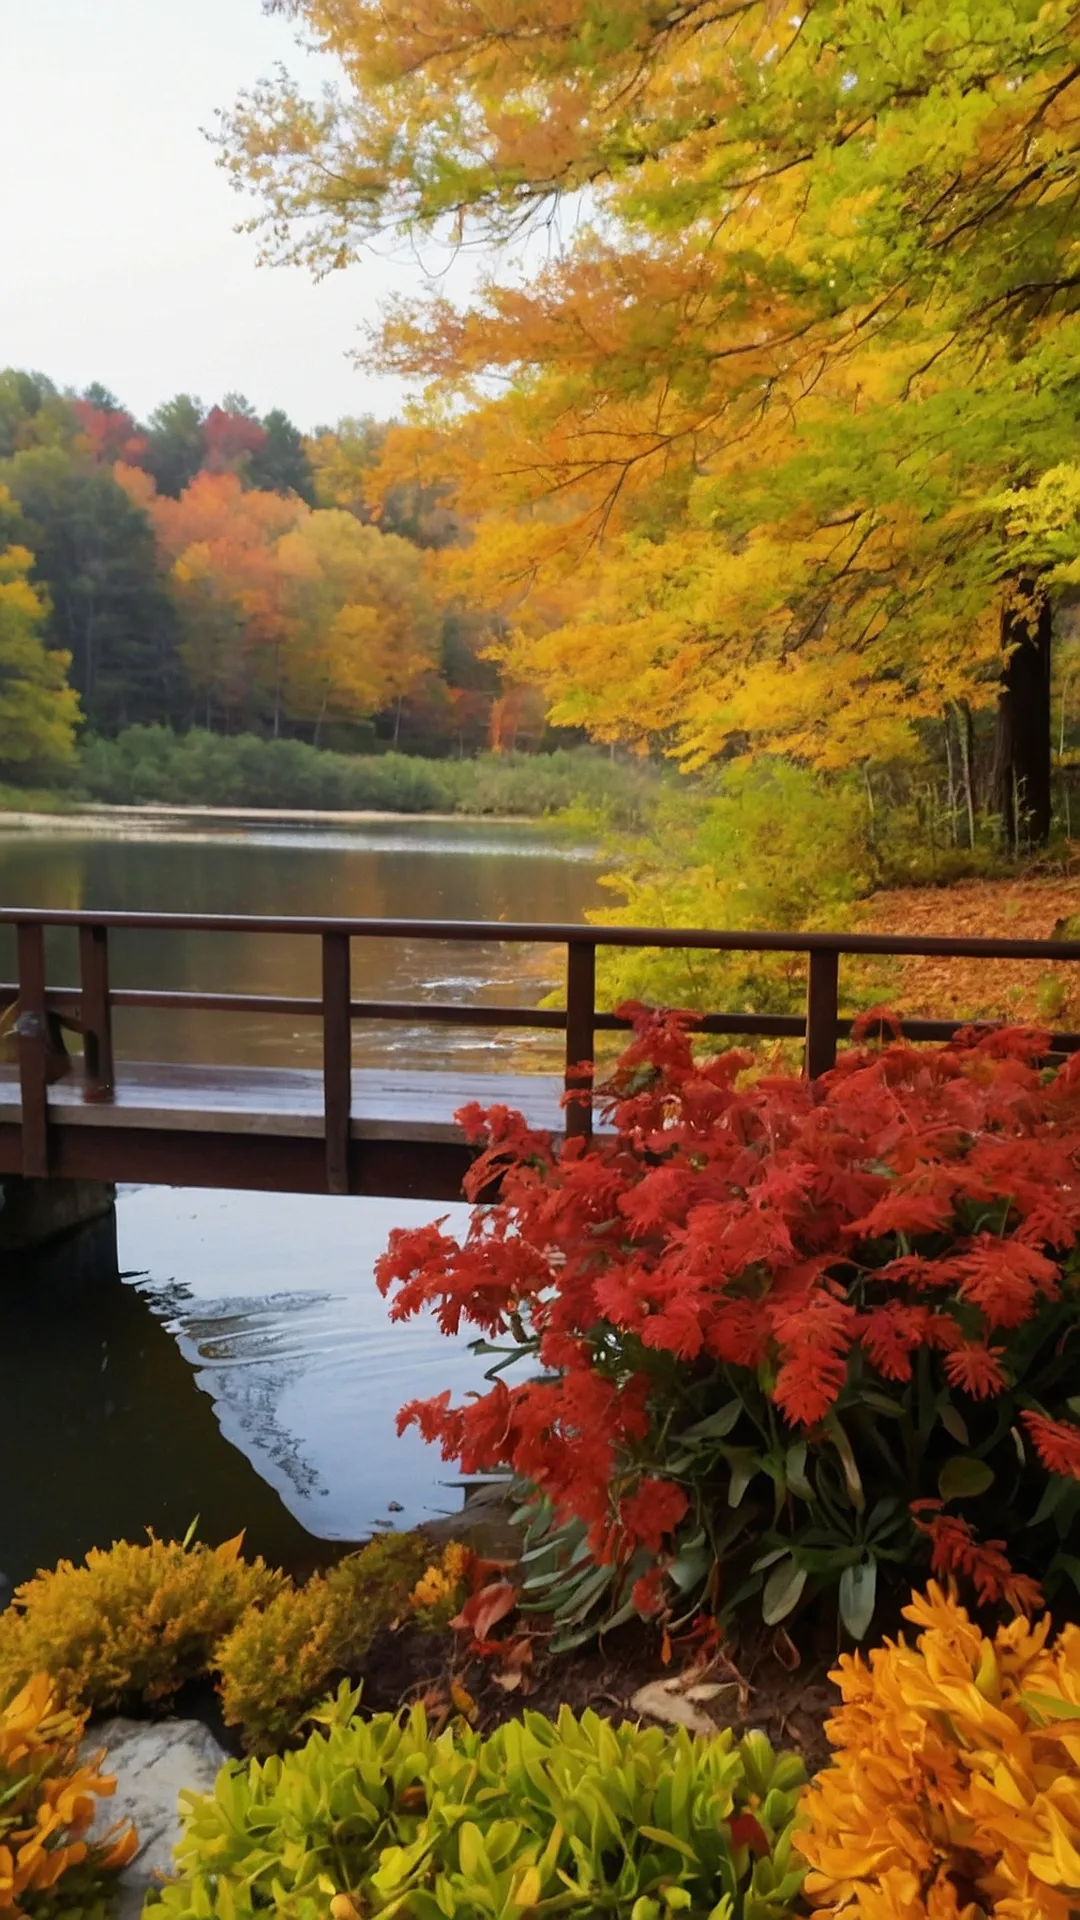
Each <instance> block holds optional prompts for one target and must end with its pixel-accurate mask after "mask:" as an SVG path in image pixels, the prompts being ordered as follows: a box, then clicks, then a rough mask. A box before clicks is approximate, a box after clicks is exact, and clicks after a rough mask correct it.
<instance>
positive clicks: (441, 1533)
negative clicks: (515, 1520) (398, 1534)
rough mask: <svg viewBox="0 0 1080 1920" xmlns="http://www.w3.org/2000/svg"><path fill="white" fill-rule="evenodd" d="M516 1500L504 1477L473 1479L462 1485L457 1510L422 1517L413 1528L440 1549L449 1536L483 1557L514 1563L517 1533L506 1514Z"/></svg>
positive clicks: (518, 1550)
mask: <svg viewBox="0 0 1080 1920" xmlns="http://www.w3.org/2000/svg"><path fill="white" fill-rule="evenodd" d="M517 1504H518V1502H517V1501H516V1500H515V1499H514V1498H513V1497H512V1495H511V1494H510V1492H509V1490H508V1487H507V1483H506V1481H505V1480H489V1481H481V1482H477V1483H475V1484H473V1485H471V1486H470V1487H468V1488H467V1489H466V1493H465V1504H464V1506H463V1507H462V1508H461V1511H460V1512H459V1513H448V1514H443V1515H440V1517H439V1518H438V1519H437V1520H423V1521H421V1523H420V1526H419V1527H418V1529H417V1531H418V1532H419V1533H422V1534H425V1535H426V1536H427V1538H428V1539H429V1540H431V1541H432V1542H433V1543H434V1545H435V1546H437V1547H438V1548H439V1549H440V1550H441V1549H442V1548H443V1547H445V1546H446V1545H447V1544H448V1542H449V1541H451V1540H461V1541H462V1542H463V1543H464V1544H465V1545H466V1546H467V1547H471V1548H472V1549H473V1552H474V1553H478V1554H479V1555H480V1557H481V1559H483V1560H508V1561H510V1562H512V1563H515V1564H516V1562H517V1560H518V1559H519V1558H520V1555H521V1534H520V1533H519V1532H518V1529H517V1528H516V1527H514V1526H512V1525H511V1523H510V1516H511V1514H512V1513H513V1512H514V1509H515V1507H516V1506H517Z"/></svg>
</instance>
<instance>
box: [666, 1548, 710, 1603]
mask: <svg viewBox="0 0 1080 1920" xmlns="http://www.w3.org/2000/svg"><path fill="white" fill-rule="evenodd" d="M712 1564H713V1557H712V1554H711V1553H710V1551H709V1549H708V1547H704V1546H702V1547H690V1546H687V1547H683V1548H682V1549H681V1550H680V1551H679V1552H678V1553H677V1554H676V1555H675V1558H674V1560H672V1561H671V1563H670V1564H669V1566H668V1569H667V1574H668V1578H669V1580H672V1581H674V1583H675V1585H676V1586H677V1587H678V1589H679V1592H680V1593H689V1592H690V1590H691V1588H693V1587H696V1586H700V1584H701V1582H702V1581H703V1580H704V1579H705V1577H706V1575H707V1574H708V1573H709V1571H710V1569H711V1567H712Z"/></svg>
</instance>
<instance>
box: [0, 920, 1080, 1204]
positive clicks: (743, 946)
mask: <svg viewBox="0 0 1080 1920" xmlns="http://www.w3.org/2000/svg"><path fill="white" fill-rule="evenodd" d="M0 926H13V927H15V929H16V938H17V950H18V967H19V978H18V982H17V984H15V985H14V986H5V985H0V1008H3V1007H6V1006H10V1005H11V1004H12V1002H13V1001H17V1002H18V1006H19V1018H18V1020H17V1022H16V1032H17V1034H18V1038H19V1077H20V1087H21V1099H22V1161H23V1171H24V1173H25V1174H26V1175H27V1176H29V1177H32V1178H41V1177H44V1176H46V1175H47V1174H48V1172H49V1163H50V1132H49V1111H48V1090H47V1089H48V1075H49V1032H50V1023H52V1024H53V1025H55V1022H56V1021H57V1020H59V1021H60V1022H61V1023H63V1024H66V1025H68V1026H70V1027H72V1028H73V1029H75V1030H76V1031H78V1032H80V1033H82V1035H83V1041H84V1072H85V1084H84V1096H85V1098H87V1099H90V1100H108V1099H110V1098H111V1097H112V1095H113V1089H114V1082H115V1069H114V1064H113V1040H112V1015H113V1011H114V1009H115V1008H117V1007H143V1008H156V1009H160V1010H162V1011H168V1010H170V1009H171V1010H174V1011H183V1010H185V1009H199V1010H201V1011H208V1012H222V1013H241V1012H260V1013H266V1014H271V1013H276V1014H289V1015H294V1016H295V1015H310V1016H312V1017H314V1018H319V1019H321V1021H322V1026H323V1111H324V1126H325V1152H326V1184H327V1189H328V1191H329V1192H331V1193H347V1192H348V1191H349V1182H350V1137H351V1111H350V1110H351V1100H352V1077H351V1076H352V1027H353V1022H354V1021H356V1020H387V1021H409V1022H413V1023H416V1024H423V1023H425V1022H428V1023H432V1024H441V1025H453V1026H463V1027H488V1028H494V1027H504V1028H518V1027H530V1028H533V1029H538V1030H548V1031H557V1032H562V1033H565V1036H566V1039H565V1068H564V1074H565V1087H566V1093H567V1100H566V1132H567V1135H568V1136H571V1137H578V1138H584V1139H587V1138H588V1137H589V1136H590V1135H591V1132H592V1106H593V1071H594V1069H593V1055H594V1049H595V1035H596V1034H597V1033H598V1032H614V1031H619V1030H624V1029H626V1028H627V1027H628V1026H629V1025H630V1022H629V1021H628V1020H626V1019H620V1018H619V1016H618V1015H616V1014H611V1013H602V1012H599V1011H598V1010H597V1007H596V955H597V950H598V948H600V947H621V948H626V947H636V948H639V949H648V948H654V949H655V948H661V949H667V950H672V949H678V948H685V949H688V950H698V951H700V950H702V949H705V950H708V951H712V952H716V953H791V954H803V955H805V956H806V958H807V995H806V1012H805V1015H795V1014H760V1015H759V1014H741V1013H710V1014H706V1015H704V1016H703V1017H702V1018H701V1019H700V1021H699V1023H698V1030H699V1031H701V1032H704V1033H710V1034H729V1035H749V1036H767V1037H772V1038H793V1039H796V1038H797V1039H805V1045H806V1054H805V1060H806V1071H807V1073H808V1074H809V1075H810V1077H811V1078H816V1077H817V1076H818V1075H820V1074H822V1073H825V1072H827V1071H828V1069H829V1068H830V1067H831V1066H833V1065H834V1063H835V1060H836V1047H837V1041H838V1039H840V1038H842V1037H844V1036H846V1035H847V1034H848V1033H850V1031H851V1026H852V1022H851V1021H850V1020H848V1019H842V1018H841V1017H840V1013H839V962H840V958H841V956H842V955H857V954H880V955H885V956H889V957H896V958H900V957H909V956H914V955H926V956H931V957H935V958H963V959H987V960H994V959H997V960H1039V961H1042V962H1043V963H1044V964H1051V963H1056V962H1059V961H1063V960H1080V940H1014V939H994V938H991V937H972V938H964V937H963V936H957V935H941V936H937V937H935V936H930V935H894V934H860V933H749V932H739V931H727V930H717V929H710V928H700V927H698V928H683V927H621V926H620V927H607V926H589V925H584V926H582V925H576V924H561V923H538V924H532V923H530V922H510V923H507V922H505V921H499V922H496V923H491V922H488V921H462V920H450V921H444V920H375V919H339V918H335V919H317V918H309V917H303V918H300V917H295V916H284V917H283V916H278V915H247V914H191V913H128V912H123V911H118V912H108V911H105V912H88V911H79V910H73V909H65V908H60V909H53V908H48V907H39V908H22V907H4V908H0ZM48 928H76V929H78V931H79V967H80V984H79V986H78V988H72V987H63V988H52V989H50V988H49V987H48V984H47V981H46V977H45V937H44V936H45V932H46V929H48ZM126 931H138V932H169V933H181V932H182V933H223V934H237V933H239V934H250V935H264V936H276V935H290V936H291V935H301V936H309V937H312V938H316V937H317V938H318V939H319V941H320V943H321V952H322V992H321V995H320V997H319V998H317V999H316V998H314V997H311V996H302V995H288V994H284V995H274V994H235V993H196V992H186V991H185V992H168V991H165V990H157V989H152V988H115V987H112V986H111V984H110V979H109V936H110V934H112V933H114V932H115V933H120V932H126ZM364 939H379V940H398V941H401V940H431V941H456V942H465V941H467V942H470V943H475V944H493V945H505V944H516V945H520V944H529V945H536V946H562V947H565V949H566V1010H565V1012H564V1011H561V1010H559V1009H556V1008H526V1007H506V1006H492V1005H486V1006H455V1005H453V1004H450V1003H446V1002H442V1001H437V1002H428V1001H398V1000H389V1001H386V1000H383V1001H371V1000H354V999H353V998H352V994H351V986H350V945H351V942H352V941H353V940H364ZM970 1024H971V1023H970V1022H965V1021H962V1020H902V1021H901V1031H902V1032H903V1033H904V1034H905V1035H906V1036H907V1037H909V1038H910V1039H913V1040H947V1039H949V1038H950V1037H951V1036H952V1035H953V1034H954V1033H956V1032H957V1031H959V1029H960V1028H962V1027H963V1026H965V1025H970ZM1051 1046H1052V1048H1053V1050H1054V1051H1055V1052H1062V1053H1065V1052H1076V1051H1080V1034H1073V1033H1063V1034H1054V1035H1053V1036H1052V1039H1051ZM61 1058H62V1054H61Z"/></svg>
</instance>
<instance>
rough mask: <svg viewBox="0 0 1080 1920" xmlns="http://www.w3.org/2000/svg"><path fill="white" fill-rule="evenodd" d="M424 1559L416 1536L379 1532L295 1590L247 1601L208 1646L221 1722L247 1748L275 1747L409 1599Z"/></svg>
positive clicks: (424, 1546)
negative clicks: (236, 1730) (262, 1602)
mask: <svg viewBox="0 0 1080 1920" xmlns="http://www.w3.org/2000/svg"><path fill="white" fill-rule="evenodd" d="M430 1559H431V1546H430V1543H429V1542H427V1541H425V1540H424V1539H423V1538H422V1537H421V1536H420V1535H419V1534H387V1535H385V1536H384V1537H383V1538H381V1539H378V1540H372V1541H371V1543H370V1545H369V1546H367V1547H364V1548H363V1549H362V1550H361V1552H359V1553H354V1554H350V1555H349V1556H348V1558H347V1559H345V1560H341V1561H339V1562H338V1564H337V1566H336V1567H332V1568H331V1569H330V1571H329V1573H326V1574H315V1575H314V1576H313V1577H312V1579H310V1580H309V1581H308V1582H307V1584H306V1586H303V1587H300V1588H299V1589H297V1588H295V1587H292V1586H285V1587H283V1588H282V1590H281V1592H280V1593H278V1594H276V1595H275V1596H274V1598H273V1599H272V1600H271V1601H270V1602H269V1604H268V1605H267V1606H266V1607H261V1608H255V1607H253V1608H250V1609H249V1610H248V1611H247V1612H246V1613H245V1614H244V1616H243V1619H241V1620H240V1621H239V1622H238V1623H237V1625H236V1626H235V1627H234V1628H233V1630H232V1632H231V1633H230V1634H228V1635H227V1636H226V1638H225V1639H224V1640H222V1642H221V1643H220V1645H219V1646H218V1647H217V1648H216V1649H215V1652H214V1666H215V1668H216V1669H217V1672H218V1675H219V1685H220V1690H221V1700H222V1707H223V1710H224V1714H225V1719H226V1722H227V1723H228V1725H229V1726H240V1727H242V1728H243V1735H244V1744H245V1745H246V1746H247V1747H248V1749H249V1750H250V1751H252V1752H256V1753H268V1752H272V1751H273V1750H274V1748H275V1747H279V1746H282V1745H284V1743H285V1742H286V1741H287V1740H288V1739H289V1737H290V1736H291V1735H292V1733H293V1732H294V1731H295V1728H296V1725H297V1722H298V1721H299V1720H300V1719H301V1718H302V1717H303V1715H304V1714H305V1713H307V1712H308V1711H309V1710H310V1709H311V1708H312V1707H313V1706H314V1705H315V1703H316V1701H318V1700H320V1699H321V1698H322V1696H323V1695H324V1694H325V1692H326V1689H327V1684H328V1682H329V1681H330V1680H331V1678H332V1677H333V1675H335V1674H336V1673H339V1672H355V1670H356V1668H357V1666H358V1664H359V1662H360V1661H361V1660H362V1658H363V1656H364V1654H365V1653H366V1652H367V1650H368V1648H369V1646H370V1645H371V1642H372V1640H373V1638H374V1636H375V1634H376V1633H377V1631H378V1629H379V1628H380V1627H383V1626H386V1625H388V1624H389V1623H390V1621H392V1620H393V1619H394V1618H395V1617H396V1616H397V1615H398V1614H399V1613H401V1612H402V1611H403V1610H404V1609H405V1607H406V1606H407V1604H408V1599H409V1595H410V1593H411V1591H412V1589H413V1587H414V1585H415V1584H416V1582H417V1580H418V1579H419V1578H420V1575H421V1574H422V1573H423V1572H424V1570H425V1569H426V1567H427V1565H428V1562H429V1561H430Z"/></svg>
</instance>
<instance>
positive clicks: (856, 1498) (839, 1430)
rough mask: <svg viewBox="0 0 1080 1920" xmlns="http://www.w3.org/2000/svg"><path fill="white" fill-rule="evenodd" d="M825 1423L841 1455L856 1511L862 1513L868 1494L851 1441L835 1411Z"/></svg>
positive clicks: (846, 1484) (841, 1463)
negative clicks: (865, 1490) (864, 1487)
mask: <svg viewBox="0 0 1080 1920" xmlns="http://www.w3.org/2000/svg"><path fill="white" fill-rule="evenodd" d="M825 1425H826V1428H827V1429H828V1434H829V1438H830V1440H831V1441H832V1443H833V1446H834V1447H835V1448H836V1451H837V1453H838V1454H839V1456H840V1465H841V1467H842V1468H843V1472H844V1484H845V1486H846V1487H847V1490H848V1495H849V1497H850V1500H851V1504H852V1506H853V1507H854V1508H855V1511H856V1513H862V1511H863V1509H864V1508H865V1506H866V1494H865V1493H864V1491H863V1483H862V1475H861V1474H860V1472H859V1468H858V1463H857V1462H856V1459H855V1455H854V1453H853V1451H852V1447H851V1441H850V1440H849V1439H848V1437H847V1434H846V1433H845V1432H844V1429H843V1427H842V1426H841V1425H840V1422H839V1420H838V1419H837V1417H836V1415H835V1413H830V1414H828V1415H827V1416H826V1419H825Z"/></svg>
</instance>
